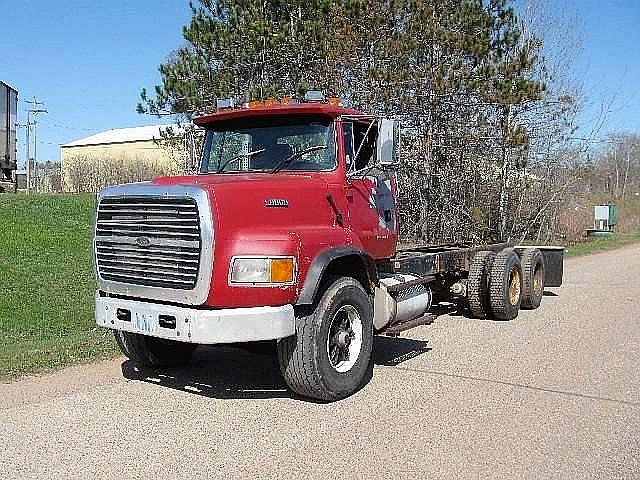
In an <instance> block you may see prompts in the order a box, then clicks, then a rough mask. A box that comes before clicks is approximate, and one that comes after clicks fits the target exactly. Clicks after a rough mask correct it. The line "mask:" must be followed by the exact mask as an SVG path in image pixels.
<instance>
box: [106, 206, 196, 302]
mask: <svg viewBox="0 0 640 480" xmlns="http://www.w3.org/2000/svg"><path fill="white" fill-rule="evenodd" d="M95 233H96V237H95V248H96V252H95V253H96V267H97V271H98V275H99V277H101V278H102V279H103V280H108V281H113V282H120V283H126V284H132V285H142V286H147V287H157V288H170V289H179V290H192V289H194V288H195V286H196V283H197V281H198V273H199V268H200V256H201V250H202V239H201V225H200V215H199V212H198V204H197V202H196V200H195V199H194V198H191V197H186V196H185V197H155V196H138V197H134V196H126V197H103V198H101V199H100V201H99V204H98V211H97V217H96V232H95Z"/></svg>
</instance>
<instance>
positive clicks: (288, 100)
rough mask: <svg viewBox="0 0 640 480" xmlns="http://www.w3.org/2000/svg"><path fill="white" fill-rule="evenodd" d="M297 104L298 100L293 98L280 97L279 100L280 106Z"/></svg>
mask: <svg viewBox="0 0 640 480" xmlns="http://www.w3.org/2000/svg"><path fill="white" fill-rule="evenodd" d="M299 103H300V102H299V101H298V99H297V98H293V97H282V98H281V99H280V105H298V104H299Z"/></svg>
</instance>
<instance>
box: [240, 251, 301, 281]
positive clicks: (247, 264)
mask: <svg viewBox="0 0 640 480" xmlns="http://www.w3.org/2000/svg"><path fill="white" fill-rule="evenodd" d="M230 272H231V273H230V275H229V280H230V282H231V283H259V284H270V283H273V284H287V283H293V280H294V278H295V260H294V258H293V257H234V258H232V259H231V268H230Z"/></svg>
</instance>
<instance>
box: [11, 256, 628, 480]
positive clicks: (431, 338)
mask: <svg viewBox="0 0 640 480" xmlns="http://www.w3.org/2000/svg"><path fill="white" fill-rule="evenodd" d="M565 268H566V275H565V279H566V282H565V285H564V286H563V287H562V288H559V289H553V290H552V291H551V292H547V296H545V298H544V300H543V303H542V306H541V307H540V309H539V310H537V311H529V312H522V313H521V314H520V316H519V317H518V318H517V319H516V320H514V321H511V322H495V321H479V320H472V319H468V318H465V317H463V316H456V315H455V314H454V315H443V316H441V317H439V318H438V319H437V320H436V322H435V323H434V324H433V325H430V326H423V327H419V328H417V329H415V330H412V331H410V332H407V334H406V336H405V337H402V338H400V339H388V338H379V339H377V341H376V342H377V343H376V346H375V356H376V368H375V371H374V375H373V379H372V380H371V382H370V383H369V385H367V386H366V387H365V388H364V389H363V390H362V391H360V392H359V393H357V394H356V395H354V396H352V397H351V398H348V399H346V400H343V401H341V402H337V403H333V404H317V403H310V402H306V401H303V400H300V399H297V398H292V397H291V396H290V395H289V393H288V392H287V390H286V389H285V388H284V385H283V383H282V380H281V379H280V376H279V374H278V371H277V367H276V366H275V364H274V363H273V361H272V359H271V358H270V357H269V356H268V355H259V354H252V353H248V352H246V351H244V350H240V349H231V348H208V349H202V351H200V352H199V353H198V354H197V362H196V366H195V367H194V368H192V369H180V370H169V371H165V372H163V373H162V374H160V373H156V374H153V375H145V374H144V373H141V372H136V371H135V370H134V369H133V368H132V367H131V366H130V364H129V363H128V362H126V361H124V359H122V358H120V359H116V360H114V361H109V362H103V363H99V364H96V365H89V366H80V367H73V368H71V369H67V370H64V371H62V372H58V373H56V374H52V375H47V376H43V377H34V378H28V379H25V380H22V381H20V382H16V383H11V384H0V478H2V479H9V478H16V479H25V478H52V479H53V478H56V479H57V478H118V479H127V478H151V479H154V480H159V479H164V478H167V479H180V478H208V479H216V478H237V477H242V478H282V479H284V478H295V479H299V480H301V479H306V478H322V479H325V478H326V479H332V478H341V479H345V478H385V479H386V478H448V479H451V478H509V479H513V478H537V479H538V478H539V479H548V478H567V479H585V478H603V479H613V478H640V382H639V380H640V350H639V348H638V345H639V344H640V300H639V298H640V281H639V280H638V272H640V245H636V246H632V247H627V248H625V249H622V250H617V251H613V252H608V253H602V254H598V255H593V256H589V257H584V258H580V259H570V260H568V261H567V262H566V265H565Z"/></svg>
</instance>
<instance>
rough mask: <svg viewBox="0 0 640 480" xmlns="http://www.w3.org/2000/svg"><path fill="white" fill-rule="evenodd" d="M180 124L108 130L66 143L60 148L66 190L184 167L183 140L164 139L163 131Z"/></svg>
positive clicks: (86, 188) (89, 189)
mask: <svg viewBox="0 0 640 480" xmlns="http://www.w3.org/2000/svg"><path fill="white" fill-rule="evenodd" d="M167 127H171V128H172V132H174V133H175V134H176V135H177V134H178V133H179V131H180V130H179V127H178V126H177V125H162V126H160V125H150V126H144V127H133V128H119V129H115V130H107V131H105V132H100V133H97V134H95V135H91V136H90V137H86V138H81V139H79V140H75V141H73V142H69V143H65V144H64V145H62V146H61V149H60V160H61V163H62V179H63V180H62V181H63V190H64V191H66V192H95V191H97V190H99V189H100V188H102V187H105V186H107V185H114V184H118V183H127V182H139V181H143V180H149V179H151V178H153V177H155V176H159V175H167V174H173V173H178V172H180V171H181V167H182V161H183V156H184V149H183V148H182V142H181V141H179V140H178V141H176V142H173V143H175V145H173V146H172V145H171V143H172V142H167V141H163V140H162V139H163V135H162V132H163V131H167Z"/></svg>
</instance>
